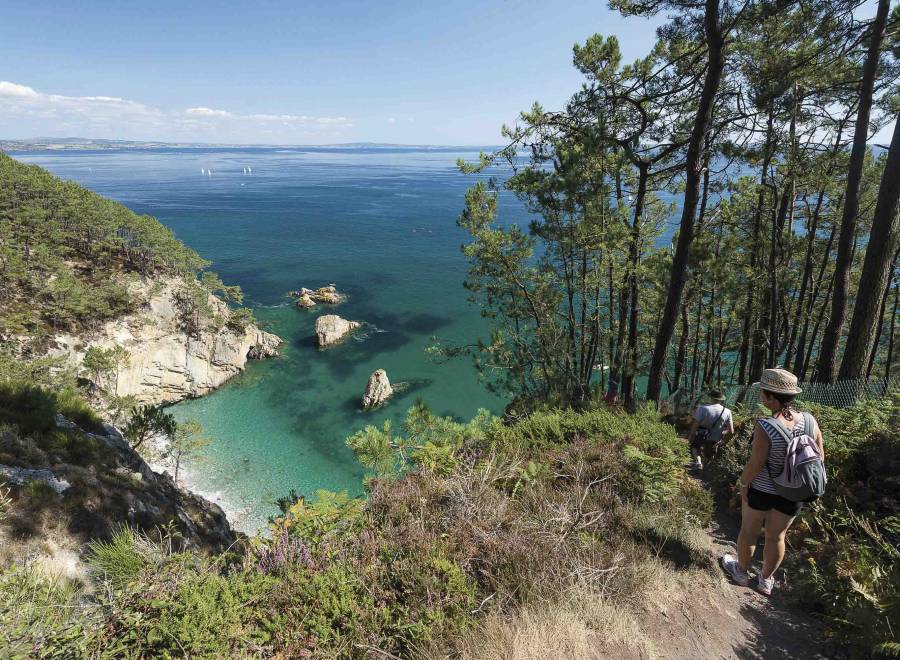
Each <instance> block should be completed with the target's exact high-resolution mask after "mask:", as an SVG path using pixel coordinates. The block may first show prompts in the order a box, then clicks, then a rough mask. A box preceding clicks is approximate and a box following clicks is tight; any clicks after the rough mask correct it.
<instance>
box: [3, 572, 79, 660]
mask: <svg viewBox="0 0 900 660" xmlns="http://www.w3.org/2000/svg"><path fill="white" fill-rule="evenodd" d="M93 625H94V617H93V612H92V611H90V610H85V609H82V608H81V607H79V603H78V592H77V589H76V588H75V586H74V585H73V584H72V583H71V582H68V581H66V580H61V579H58V580H50V579H47V578H46V577H43V576H41V575H39V574H37V573H35V572H33V571H31V570H30V569H28V568H21V567H18V568H7V569H4V570H2V571H0V657H4V658H23V659H24V658H37V657H40V658H66V659H68V658H83V657H88V652H87V646H88V638H89V637H88V633H89V631H90V630H91V629H92V626H93Z"/></svg>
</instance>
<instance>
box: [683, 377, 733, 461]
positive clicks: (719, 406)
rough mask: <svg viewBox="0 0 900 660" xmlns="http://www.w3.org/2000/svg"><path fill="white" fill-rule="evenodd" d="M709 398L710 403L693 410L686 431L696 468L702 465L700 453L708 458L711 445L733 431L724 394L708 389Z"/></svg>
mask: <svg viewBox="0 0 900 660" xmlns="http://www.w3.org/2000/svg"><path fill="white" fill-rule="evenodd" d="M709 399H710V403H708V404H706V405H705V406H700V407H698V408H697V410H695V411H694V423H693V424H692V425H691V431H690V433H688V444H690V446H691V457H692V458H693V459H694V461H693V467H695V468H697V469H698V470H699V469H701V468H702V467H703V461H702V460H701V458H700V456H701V454H705V456H704V458H707V459H708V458H709V455H710V453H711V452H712V449H713V447H715V446H716V445H717V444H718V443H719V442H720V441H721V440H723V439H724V438H727V437H728V436H730V435H732V434H733V433H734V420H732V418H731V411H730V410H729V409H728V408H726V407H725V395H724V394H722V392H720V391H719V390H710V392H709Z"/></svg>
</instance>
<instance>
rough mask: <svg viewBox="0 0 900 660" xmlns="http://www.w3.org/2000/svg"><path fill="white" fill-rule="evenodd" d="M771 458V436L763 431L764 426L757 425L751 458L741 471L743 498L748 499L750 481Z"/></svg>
mask: <svg viewBox="0 0 900 660" xmlns="http://www.w3.org/2000/svg"><path fill="white" fill-rule="evenodd" d="M768 458H769V436H768V435H766V432H765V431H763V428H762V426H760V425H759V424H757V425H756V428H755V429H753V442H752V444H751V446H750V458H748V459H747V464H746V465H745V466H744V471H743V472H741V499H744V500H746V499H747V489H748V488H750V482H751V481H753V480H754V479H755V478H756V475H758V474H759V473H760V472H762V470H763V467H765V465H766V460H768Z"/></svg>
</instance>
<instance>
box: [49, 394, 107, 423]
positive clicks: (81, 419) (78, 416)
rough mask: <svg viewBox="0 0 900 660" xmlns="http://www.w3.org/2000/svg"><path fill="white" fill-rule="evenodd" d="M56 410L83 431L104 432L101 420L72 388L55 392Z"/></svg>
mask: <svg viewBox="0 0 900 660" xmlns="http://www.w3.org/2000/svg"><path fill="white" fill-rule="evenodd" d="M56 410H57V412H59V414H61V415H62V416H63V417H65V418H66V419H68V420H70V421H72V422H74V423H75V424H77V425H78V427H79V428H81V429H84V430H85V431H89V432H91V433H103V432H104V428H103V420H102V419H100V417H99V415H97V413H95V412H94V410H93V408H91V406H90V405H89V404H88V402H87V401H85V400H84V397H82V395H81V393H80V392H79V391H78V390H77V389H75V388H74V387H63V388H62V389H60V390H59V391H58V392H56Z"/></svg>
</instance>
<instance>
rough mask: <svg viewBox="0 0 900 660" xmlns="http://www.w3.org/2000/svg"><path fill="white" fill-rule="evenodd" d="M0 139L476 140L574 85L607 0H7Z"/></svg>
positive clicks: (642, 46)
mask: <svg viewBox="0 0 900 660" xmlns="http://www.w3.org/2000/svg"><path fill="white" fill-rule="evenodd" d="M0 17H2V20H0V139H3V138H6V139H27V138H32V137H38V136H40V137H48V136H52V137H86V138H107V139H126V140H153V141H188V142H220V143H251V144H252V143H256V144H263V143H266V144H333V143H340V142H390V143H403V144H443V145H487V144H498V143H500V142H501V141H502V138H501V136H500V127H501V125H503V124H504V123H507V124H510V123H513V122H514V121H515V119H516V117H517V115H518V113H519V112H520V111H522V110H525V109H527V108H529V107H530V106H531V104H532V103H534V102H535V101H540V102H541V104H542V105H544V107H546V108H548V109H550V108H560V107H562V105H563V104H564V103H565V101H566V99H567V98H568V97H569V96H570V95H571V94H572V93H573V92H574V91H576V90H577V89H578V87H579V86H580V84H581V77H580V74H579V73H578V72H577V71H576V70H575V69H574V68H573V67H572V46H573V45H574V44H575V43H576V42H583V41H584V40H586V39H587V38H588V37H589V36H591V35H592V34H594V33H597V32H600V33H602V34H616V35H617V36H618V37H619V39H620V42H621V44H622V49H623V53H624V55H625V58H626V60H631V59H634V58H636V57H639V56H641V55H644V54H645V53H646V52H647V51H648V50H649V48H650V47H651V46H652V44H653V41H654V38H655V27H656V24H657V23H655V22H650V21H648V20H647V19H644V18H628V19H624V18H622V17H621V16H619V15H618V14H617V13H616V12H613V11H610V10H609V9H607V7H606V1H605V0H556V1H555V2H554V1H551V0H441V1H434V0H418V1H413V0H379V1H377V2H376V1H374V0H370V1H368V2H364V1H362V0H316V1H309V0H294V1H293V2H286V1H285V2H270V1H267V0H262V1H260V0H248V1H246V2H234V1H231V0H229V1H227V2H221V1H219V2H207V1H205V0H200V1H195V0H178V1H177V2H171V1H170V0H158V1H155V2H152V3H150V2H120V1H115V2H114V1H105V0H84V1H83V2H79V3H73V2H69V1H64V2H63V1H56V0H42V1H41V2H34V0H27V1H20V0H0Z"/></svg>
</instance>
